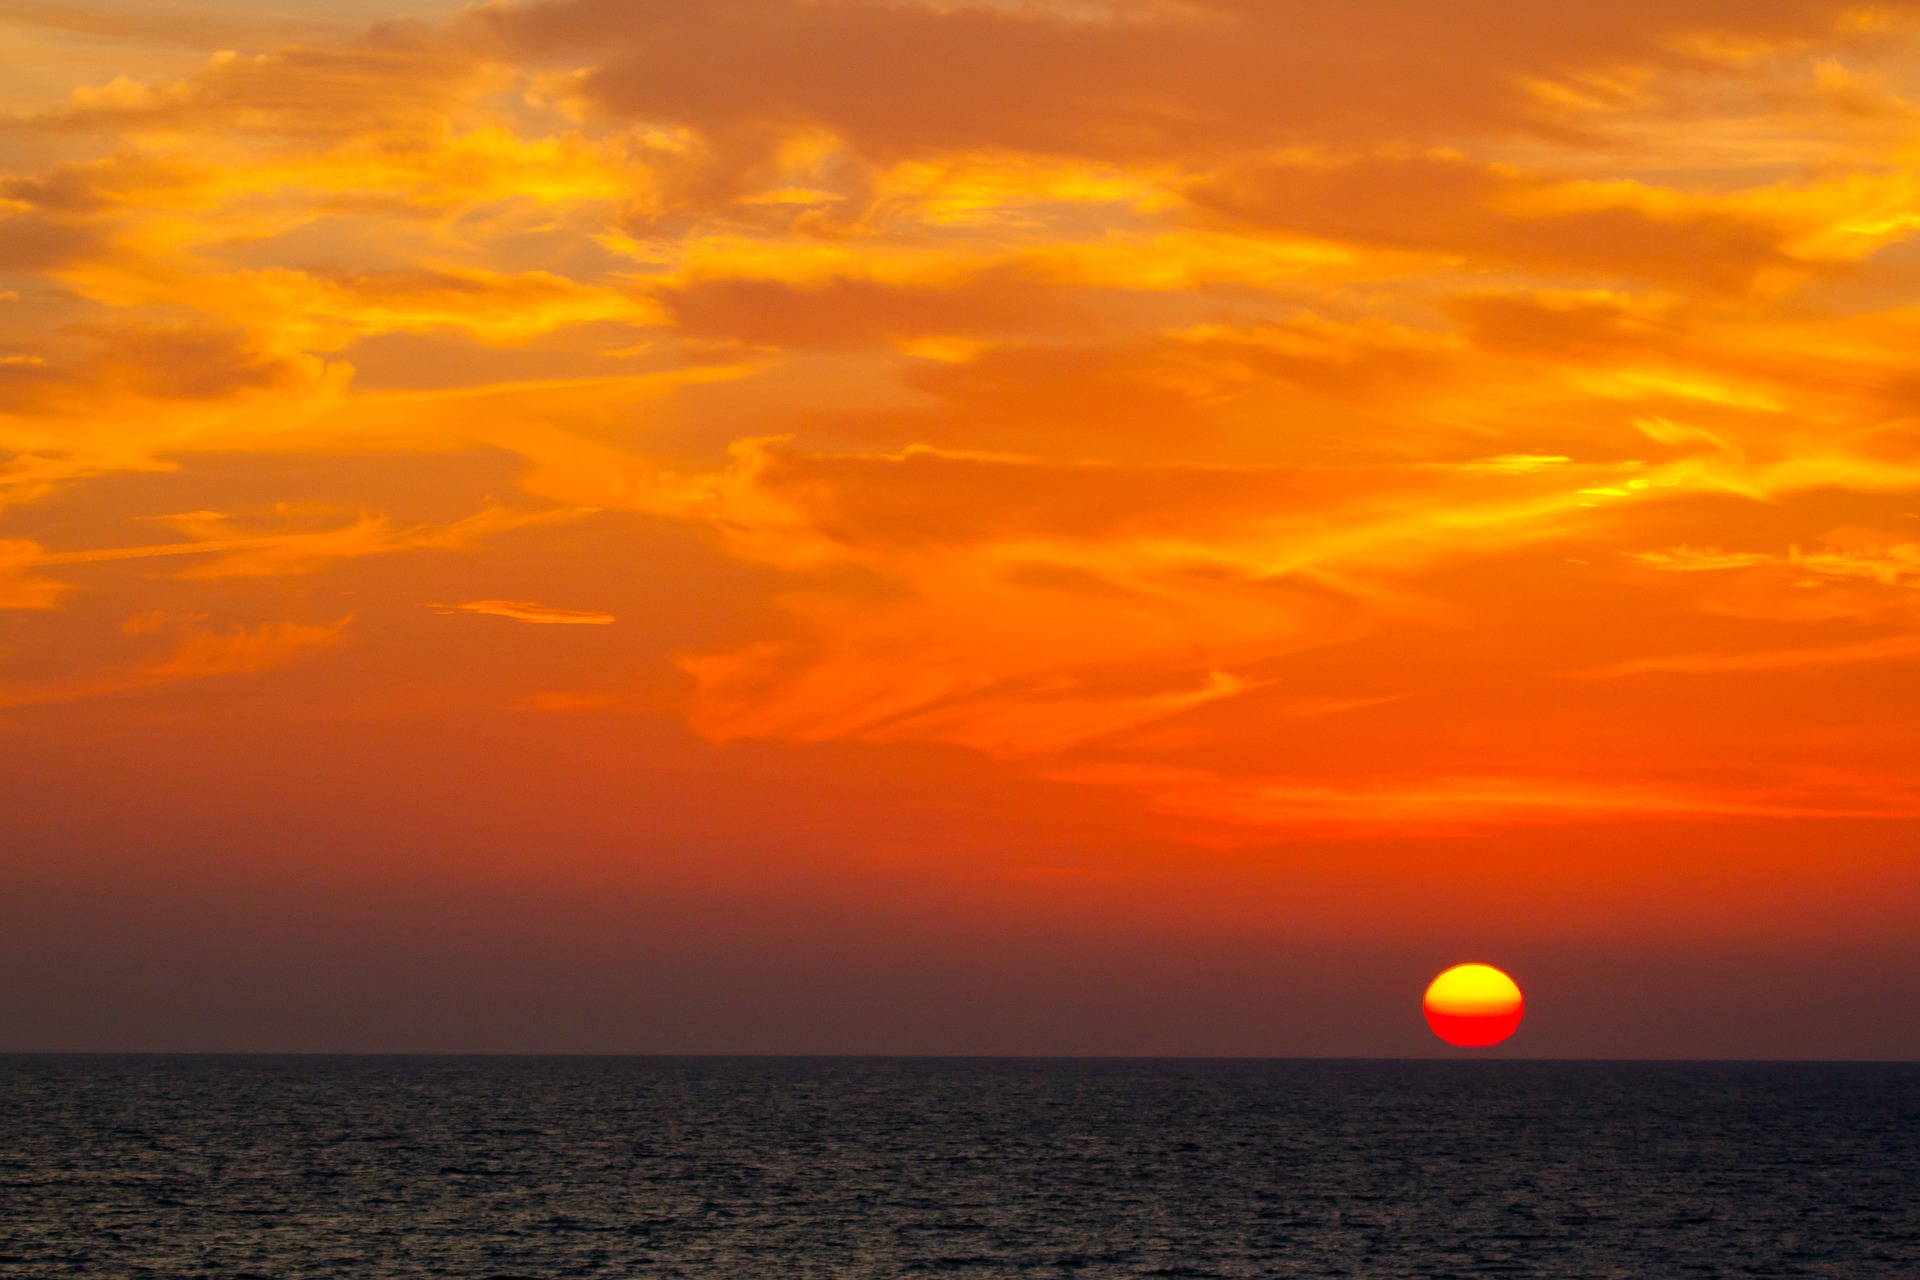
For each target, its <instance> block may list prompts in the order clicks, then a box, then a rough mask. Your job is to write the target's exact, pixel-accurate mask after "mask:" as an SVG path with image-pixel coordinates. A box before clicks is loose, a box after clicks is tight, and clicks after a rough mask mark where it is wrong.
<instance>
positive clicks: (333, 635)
mask: <svg viewBox="0 0 1920 1280" xmlns="http://www.w3.org/2000/svg"><path fill="white" fill-rule="evenodd" d="M352 621H353V619H352V618H351V617H346V618H341V619H340V620H339V621H337V622H332V623H325V624H319V625H303V624H300V623H293V622H278V623H269V624H267V625H265V626H261V627H256V628H254V629H253V630H251V631H247V630H241V631H233V632H224V633H223V632H217V631H207V630H202V629H199V628H197V627H190V628H188V629H186V630H185V632H184V633H183V634H182V636H181V638H180V640H179V641H178V642H177V643H176V644H175V646H174V648H173V650H172V651H171V652H170V653H168V654H166V655H164V656H161V657H158V658H153V659H149V660H148V661H145V662H141V663H137V664H135V665H133V666H129V667H123V668H120V669H119V670H115V671H108V672H105V673H103V674H100V675H97V676H91V677H87V678H85V679H80V680H71V681H66V682H63V683H58V684H46V685H37V686H36V685H24V686H13V687H10V688H9V687H5V686H0V707H23V706H33V705H36V704H39V703H47V702H73V701H76V700H78V699H83V698H98V697H104V696H106V695H108V694H115V693H128V692H131V691H133V690H135V689H145V688H150V687H153V686H156V685H166V684H176V683H179V682H180V681H184V680H202V679H206V678H209V677H213V676H226V675H249V674H254V673H258V672H262V671H274V670H278V669H280V668H282V667H287V666H291V665H292V664H294V663H296V662H298V661H300V660H301V659H302V658H304V657H306V656H307V655H308V654H310V653H312V652H313V651H314V650H317V649H322V648H326V647H327V646H329V645H332V644H335V643H337V642H338V641H339V639H340V636H341V633H342V632H344V631H345V630H346V628H347V624H348V623H350V622H352Z"/></svg>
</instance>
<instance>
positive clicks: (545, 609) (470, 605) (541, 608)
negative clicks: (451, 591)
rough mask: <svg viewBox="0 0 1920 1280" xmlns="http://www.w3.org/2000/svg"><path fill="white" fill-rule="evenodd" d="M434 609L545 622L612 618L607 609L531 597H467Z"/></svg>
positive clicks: (595, 623) (597, 623) (589, 623)
mask: <svg viewBox="0 0 1920 1280" xmlns="http://www.w3.org/2000/svg"><path fill="white" fill-rule="evenodd" d="M432 608H433V609H434V611H435V612H436V613H478V614H483V615H486V616H488V617H493V618H512V619H513V620H514V621H515V622H534V623H540V624H543V625H548V626H574V627H580V626H585V627H604V626H607V625H609V624H611V623H612V622H613V621H614V616H613V615H612V614H610V613H598V612H595V611H592V610H587V609H557V608H555V607H554V606H552V605H546V604H535V603H534V602H533V601H531V600H469V601H467V602H466V603H465V604H450V605H434V606H432Z"/></svg>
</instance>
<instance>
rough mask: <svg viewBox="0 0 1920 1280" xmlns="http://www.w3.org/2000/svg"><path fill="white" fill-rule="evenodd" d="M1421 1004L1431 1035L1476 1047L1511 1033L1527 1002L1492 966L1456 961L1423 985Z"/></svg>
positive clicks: (1516, 1027) (1509, 981) (1491, 1043)
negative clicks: (1423, 996)
mask: <svg viewBox="0 0 1920 1280" xmlns="http://www.w3.org/2000/svg"><path fill="white" fill-rule="evenodd" d="M1423 1007H1424V1008H1425V1010H1426V1014H1427V1025H1428V1026H1430V1027H1432V1028H1433V1034H1435V1035H1437V1036H1439V1037H1440V1038H1441V1039H1442V1040H1445V1041H1446V1042H1447V1043H1448V1044H1451V1045H1458V1046H1460V1047H1461V1048H1472V1049H1479V1048H1484V1047H1486V1046H1487V1045H1493V1044H1499V1043H1500V1042H1501V1041H1502V1040H1505V1039H1506V1038H1507V1037H1508V1036H1510V1035H1512V1034H1513V1033H1514V1032H1515V1031H1516V1030H1517V1029H1518V1028H1519V1026H1520V1016H1521V1014H1522V1013H1524V1012H1525V1011H1526V1007H1527V1002H1526V999H1525V997H1523V996H1522V995H1521V994H1520V986H1519V984H1518V983H1516V982H1515V981H1514V980H1513V979H1512V978H1509V977H1508V976H1507V975H1506V974H1504V973H1502V972H1501V971H1500V970H1498V969H1496V968H1494V967H1493V966H1492V965H1490V964H1457V965H1455V966H1453V968H1451V969H1448V970H1447V971H1446V972H1444V973H1442V974H1441V975H1440V976H1439V977H1437V978H1435V979H1434V980H1433V981H1432V982H1431V983H1429V984H1428V985H1427V997H1426V1000H1425V1001H1424V1002H1423Z"/></svg>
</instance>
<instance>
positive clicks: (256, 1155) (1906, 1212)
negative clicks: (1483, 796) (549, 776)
mask: <svg viewBox="0 0 1920 1280" xmlns="http://www.w3.org/2000/svg"><path fill="white" fill-rule="evenodd" d="M940 1273H954V1274H958V1275H963V1276H977V1277H1000V1276H1079V1277H1097V1276H1098V1277H1104V1276H1355V1277H1386V1276H1407V1277H1421V1278H1422V1280H1438V1278H1439V1277H1447V1276H1566V1277H1582V1278H1585V1277H1612V1276H1620V1277H1629V1276H1630V1277H1670V1276H1671V1277H1684V1276H1846V1277H1854V1276H1860V1277H1876V1278H1880V1277H1887V1278H1896V1280H1897V1278H1898V1277H1920V1067H1915V1066H1840V1065H1810V1064H1800V1065H1783V1064H1700V1063H1695V1064H1648V1063H1635V1064H1621V1063H1531V1062H1471V1063H1461V1062H1188V1061H1071V1060H1047V1061H992V1060H983V1061H937V1060H913V1059H903V1060H891V1059H838V1060H836V1059H745V1058H734V1059H657V1058H655V1059H648V1058H634V1059H623V1058H598V1059H596V1058H471V1059H458V1058H437V1059H436V1058H415V1059H409V1058H131V1057H129V1058H76V1057H15V1058H0V1276H32V1277H41V1276H70V1275H71V1276H101V1277H115V1276H166V1277H185V1276H222V1277H227V1276H231V1277H239V1276H264V1277H274V1278H275V1280H280V1278H283V1277H288V1278H290V1277H329V1278H333V1277H360V1276H456V1277H507V1276H530V1277H531V1276H537V1277H548V1276H647V1277H651V1276H660V1277H668V1276H700V1277H723V1276H724V1277H761V1276H766V1277H785V1276H806V1277H889V1276H917V1275H923V1274H940Z"/></svg>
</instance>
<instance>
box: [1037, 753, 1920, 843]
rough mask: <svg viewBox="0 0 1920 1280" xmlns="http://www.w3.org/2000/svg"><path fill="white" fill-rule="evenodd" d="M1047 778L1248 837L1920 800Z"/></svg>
mask: <svg viewBox="0 0 1920 1280" xmlns="http://www.w3.org/2000/svg"><path fill="white" fill-rule="evenodd" d="M1048 776H1049V777H1051V778H1054V779H1056V780H1058V781H1062V782H1077V783H1083V784H1088V785H1094V786H1102V787H1118V788H1124V789H1126V790H1129V791H1133V792H1136V793H1138V794H1140V795H1141V796H1142V797H1143V798H1144V799H1145V800H1146V802H1147V804H1148V805H1149V806H1150V807H1152V808H1153V809H1155V810H1157V811H1159V812H1162V813H1167V814H1172V815H1177V816H1179V817H1182V818H1189V819H1197V820H1200V821H1202V822H1205V823H1208V824H1211V825H1213V826H1214V827H1215V834H1216V835H1219V834H1227V835H1228V836H1229V838H1233V837H1232V835H1231V834H1230V833H1233V832H1234V831H1235V829H1238V831H1239V833H1240V835H1239V838H1240V839H1246V840H1261V839H1272V838H1275V837H1276V836H1283V835H1285V836H1294V837H1306V838H1312V837H1334V838H1348V839H1354V838H1360V839H1366V838H1379V837H1383V836H1384V837H1394V838H1407V837H1417V836H1434V835H1459V834H1464V833H1469V832H1474V831H1483V830H1488V829H1492V828H1498V827H1509V826H1515V825H1521V826H1532V825H1554V824H1572V823H1591V822H1648V821H1671V820H1674V819H1691V820H1710V819H1716V818H1732V817H1770V818H1839V817H1851V818H1859V817H1874V818H1888V817H1909V816H1913V815H1915V814H1920V795H1916V794H1915V793H1914V792H1913V790H1912V788H1911V787H1907V786H1904V785H1899V784H1893V785H1889V784H1888V783H1887V782H1885V781H1884V780H1859V781H1856V782H1854V783H1853V785H1846V783H1844V782H1840V783H1839V784H1838V785H1836V781H1837V780H1824V782H1825V785H1822V782H1821V781H1815V780H1804V779H1796V780H1793V781H1791V782H1780V783H1776V784H1774V785H1772V786H1759V787H1754V788H1751V789H1744V790H1742V789H1734V788H1727V787H1712V786H1703V785H1693V786H1677V785H1674V784H1673V783H1667V784H1664V785H1662V784H1651V785H1650V784H1647V783H1632V782H1625V783H1623V782H1609V781H1602V780H1595V779H1590V778H1578V777H1575V778H1564V777H1551V776H1548V777H1528V776H1504V777H1501V776H1495V777H1459V776H1445V775H1442V776H1436V777H1431V778H1423V779H1419V780H1381V781H1379V782H1376V783H1374V784H1373V785H1353V784H1346V785H1327V784H1324V783H1320V782H1317V781H1312V780H1306V779H1264V778H1236V777H1227V776H1222V775H1219V774H1216V773H1212V772H1208V771H1204V770H1191V769H1178V768H1165V767H1158V766H1139V765H1126V764H1099V765H1085V766H1076V767H1073V768H1068V769H1059V770H1054V771H1051V772H1050V773H1049V774H1048Z"/></svg>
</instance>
